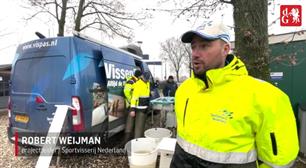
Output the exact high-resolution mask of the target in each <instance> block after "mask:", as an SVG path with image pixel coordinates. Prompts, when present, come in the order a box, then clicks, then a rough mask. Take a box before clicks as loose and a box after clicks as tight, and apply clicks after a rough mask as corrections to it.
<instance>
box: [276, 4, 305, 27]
mask: <svg viewBox="0 0 306 168" xmlns="http://www.w3.org/2000/svg"><path fill="white" fill-rule="evenodd" d="M280 25H281V26H302V6H301V5H281V6H280Z"/></svg>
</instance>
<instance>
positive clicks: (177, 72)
mask: <svg viewBox="0 0 306 168" xmlns="http://www.w3.org/2000/svg"><path fill="white" fill-rule="evenodd" d="M175 73H176V79H177V82H180V75H179V70H175Z"/></svg>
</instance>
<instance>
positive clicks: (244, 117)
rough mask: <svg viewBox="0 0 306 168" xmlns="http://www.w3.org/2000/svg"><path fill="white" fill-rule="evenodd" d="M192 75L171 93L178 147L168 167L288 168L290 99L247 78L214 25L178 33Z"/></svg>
mask: <svg viewBox="0 0 306 168" xmlns="http://www.w3.org/2000/svg"><path fill="white" fill-rule="evenodd" d="M181 40H182V42H184V43H190V44H191V50H192V65H193V73H194V76H193V77H191V78H189V79H187V80H186V81H184V82H183V83H182V84H181V85H180V87H179V88H178V90H177V91H176V94H175V113H176V117H177V145H176V147H175V152H174V155H173V158H172V162H171V167H172V168H177V167H179V168H180V167H199V168H200V167H201V168H256V167H257V162H259V164H260V167H273V168H276V167H277V168H289V167H291V166H292V165H293V164H294V162H295V159H296V157H297V155H298V152H299V142H298V136H297V128H296V120H295V116H294V113H293V111H292V107H291V104H290V100H289V97H288V96H287V95H286V94H285V93H284V92H282V91H281V90H280V89H278V88H276V87H275V86H273V85H272V84H270V83H268V82H266V81H262V80H260V79H256V78H254V77H252V76H249V75H248V71H247V69H246V67H245V64H244V63H243V62H242V61H241V60H240V59H239V58H238V57H237V56H235V55H232V54H229V52H230V49H231V48H230V36H229V33H228V30H227V28H226V27H225V25H223V24H222V23H216V22H213V23H211V24H210V25H206V26H205V27H204V26H201V27H199V28H198V29H196V30H191V31H188V32H186V33H184V34H183V36H182V38H181Z"/></svg>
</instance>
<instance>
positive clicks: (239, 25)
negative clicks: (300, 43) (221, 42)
mask: <svg viewBox="0 0 306 168" xmlns="http://www.w3.org/2000/svg"><path fill="white" fill-rule="evenodd" d="M164 1H167V2H168V1H171V2H172V3H173V4H176V5H177V6H176V8H175V9H166V11H168V12H171V13H172V14H174V15H176V17H177V18H182V17H186V18H188V20H190V18H193V19H208V18H209V17H210V16H211V14H213V13H214V12H216V11H217V10H219V9H222V7H223V6H224V5H226V4H230V5H233V9H234V10H233V16H234V23H235V26H234V30H235V53H236V54H237V55H239V56H241V58H242V59H243V60H244V62H245V63H246V64H247V67H248V70H249V73H250V74H251V75H252V76H255V77H258V78H261V79H264V80H269V78H270V76H269V68H268V28H267V26H268V23H267V22H268V17H267V8H268V2H267V1H268V0H252V1H246V0H188V1H183V0H164Z"/></svg>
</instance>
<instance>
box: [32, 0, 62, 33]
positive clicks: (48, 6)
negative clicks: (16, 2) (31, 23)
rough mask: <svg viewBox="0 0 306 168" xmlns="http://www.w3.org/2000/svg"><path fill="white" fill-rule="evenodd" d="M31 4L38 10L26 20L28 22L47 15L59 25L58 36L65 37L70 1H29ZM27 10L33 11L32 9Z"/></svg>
mask: <svg viewBox="0 0 306 168" xmlns="http://www.w3.org/2000/svg"><path fill="white" fill-rule="evenodd" d="M29 3H30V5H31V6H33V7H35V8H36V11H35V13H34V14H32V15H31V16H30V17H28V18H26V20H31V19H32V18H34V17H36V16H38V15H40V14H43V13H47V14H48V15H49V16H51V17H52V18H54V19H55V20H56V21H57V23H58V34H57V35H58V36H63V35H64V31H65V23H66V13H67V9H68V7H67V3H68V0H61V1H60V2H58V0H29ZM26 8H29V9H32V8H31V7H26Z"/></svg>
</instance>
